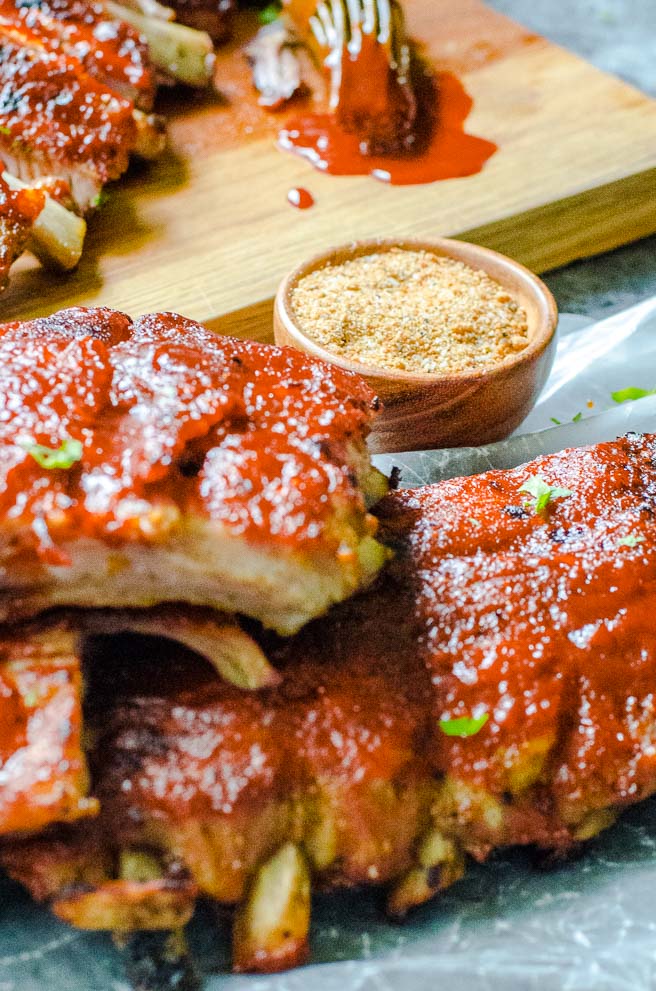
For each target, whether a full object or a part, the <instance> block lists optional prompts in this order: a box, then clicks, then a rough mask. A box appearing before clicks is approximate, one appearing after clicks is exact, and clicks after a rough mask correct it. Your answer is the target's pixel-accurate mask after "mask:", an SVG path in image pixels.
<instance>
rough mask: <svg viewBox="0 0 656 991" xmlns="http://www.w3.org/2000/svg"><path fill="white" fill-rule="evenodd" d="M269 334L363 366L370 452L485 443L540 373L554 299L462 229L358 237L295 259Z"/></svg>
mask: <svg viewBox="0 0 656 991" xmlns="http://www.w3.org/2000/svg"><path fill="white" fill-rule="evenodd" d="M274 321H275V323H274V325H275V334H276V341H277V343H278V344H290V345H292V346H294V347H296V348H299V349H301V350H302V351H305V352H307V353H308V354H311V355H313V356H315V357H319V358H322V359H324V360H325V361H329V362H332V363H333V364H336V365H339V366H341V367H342V368H347V369H350V370H352V371H356V372H358V373H359V374H360V375H362V376H363V377H364V378H365V379H366V380H367V381H368V382H369V384H370V386H372V387H373V389H374V390H375V391H376V394H377V396H378V397H379V399H380V401H381V403H382V404H383V412H382V415H381V416H380V417H379V418H378V420H377V423H376V426H375V427H374V432H373V435H372V437H371V439H370V444H371V447H372V449H373V450H374V451H376V452H383V451H399V450H413V449H414V450H417V449H424V448H435V447H454V446H460V445H479V444H488V443H491V442H492V441H495V440H501V439H502V438H503V437H506V436H508V434H510V433H512V431H513V430H514V429H515V428H516V427H517V426H519V424H520V423H521V422H522V420H523V419H524V418H525V417H526V415H527V414H528V413H529V412H530V410H531V408H532V406H533V404H534V403H535V400H536V399H537V397H538V395H539V392H540V390H541V388H542V386H543V385H544V382H545V381H546V378H547V375H548V374H549V371H550V368H551V364H552V362H553V356H554V351H555V334H556V327H557V323H558V314H557V310H556V304H555V302H554V299H553V297H552V295H551V293H550V292H549V290H548V289H547V287H546V286H545V285H544V283H543V282H542V281H541V280H540V279H538V278H537V277H536V276H535V275H533V274H532V273H531V272H529V271H528V269H526V268H524V266H523V265H520V264H519V263H518V262H515V261H513V260H512V259H510V258H507V257H506V256H504V255H501V254H498V253H497V252H495V251H490V250H488V249H487V248H482V247H480V246H478V245H474V244H469V243H467V242H464V241H454V240H449V239H447V238H434V239H432V240H430V241H424V240H422V241H418V240H405V239H387V240H371V241H359V242H356V243H352V244H349V245H344V246H341V247H338V248H333V249H332V250H330V251H328V252H325V253H323V254H321V255H317V256H315V257H314V258H311V259H310V260H309V261H307V262H305V263H304V264H302V265H300V266H298V267H297V268H296V269H294V271H293V272H291V273H290V274H289V275H288V276H287V278H285V279H284V281H283V282H282V284H281V286H280V288H279V290H278V294H277V297H276V304H275V317H274Z"/></svg>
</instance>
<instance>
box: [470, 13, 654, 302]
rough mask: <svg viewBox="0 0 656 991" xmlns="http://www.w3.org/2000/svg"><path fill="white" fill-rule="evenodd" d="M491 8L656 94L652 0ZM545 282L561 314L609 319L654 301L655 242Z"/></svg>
mask: <svg viewBox="0 0 656 991" xmlns="http://www.w3.org/2000/svg"><path fill="white" fill-rule="evenodd" d="M488 3H489V4H490V6H491V7H494V8H495V9H496V10H498V11H500V12H501V13H504V14H508V15H509V16H510V17H513V18H514V19H515V20H517V21H520V22H521V23H522V24H526V25H527V27H530V28H531V29H533V30H534V31H537V32H539V33H540V34H543V35H545V36H546V37H548V38H551V39H552V40H553V41H556V42H558V43H559V44H561V45H564V46H566V47H567V48H570V49H571V50H572V51H575V52H577V53H578V54H579V55H582V56H584V57H585V58H587V59H588V60H589V61H590V62H593V63H594V64H595V65H598V66H599V67H600V68H601V69H605V70H607V71H609V72H614V73H615V74H616V75H618V76H621V77H622V78H623V79H626V80H627V82H630V83H632V84H633V85H634V86H638V87H639V88H640V89H642V90H644V91H645V92H646V93H650V94H651V95H653V96H656V57H655V55H656V3H655V2H654V0H543V2H541V3H540V2H536V0H488ZM655 195H656V190H655ZM545 281H546V282H547V283H548V285H549V286H550V288H551V290H552V292H553V293H554V295H555V296H556V299H557V301H558V305H559V307H560V309H561V310H562V311H567V312H570V313H585V314H589V315H590V316H593V317H595V318H600V317H604V316H608V315H609V314H610V313H612V312H614V311H616V310H620V309H624V308H625V307H627V306H631V305H633V304H634V303H637V302H639V301H640V300H642V299H645V298H647V297H649V296H656V236H654V237H650V238H646V239H645V240H644V241H640V242H638V243H637V244H632V245H629V246H628V247H625V248H620V249H619V250H617V251H612V252H609V253H608V254H605V255H600V256H599V257H597V258H593V259H589V260H587V261H582V262H576V263H575V264H573V265H568V266H567V267H565V268H562V269H558V270H557V271H554V272H551V273H549V274H548V275H547V276H546V277H545Z"/></svg>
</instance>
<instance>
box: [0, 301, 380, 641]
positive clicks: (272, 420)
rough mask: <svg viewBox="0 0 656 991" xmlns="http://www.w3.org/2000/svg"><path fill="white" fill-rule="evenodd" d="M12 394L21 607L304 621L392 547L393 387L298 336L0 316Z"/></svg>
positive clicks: (167, 319) (290, 626)
mask: <svg viewBox="0 0 656 991" xmlns="http://www.w3.org/2000/svg"><path fill="white" fill-rule="evenodd" d="M17 400H19V401H17ZM0 403H1V405H2V408H3V413H2V420H1V422H0V477H1V478H2V483H3V487H2V490H1V491H0V520H1V522H0V566H1V568H2V572H1V578H0V615H2V617H3V618H4V620H5V621H6V620H7V619H11V618H13V619H15V618H16V617H17V616H21V615H22V616H25V615H32V614H34V613H36V612H39V611H42V610H44V609H48V608H50V607H53V606H71V605H74V606H84V607H130V606H132V607H134V606H137V607H144V606H149V605H154V604H157V603H158V602H166V601H185V602H188V603H191V604H196V605H204V606H209V607H213V608H216V609H221V610H224V611H227V612H231V613H232V612H237V613H242V614H246V615H248V616H252V617H254V618H256V619H258V620H260V621H261V622H263V623H264V624H265V625H267V626H271V627H274V628H275V629H277V630H278V631H280V632H282V633H291V632H293V631H295V630H296V629H298V628H299V627H300V626H301V625H303V623H305V622H306V621H307V620H308V619H310V618H312V617H313V616H316V615H319V614H321V613H322V612H324V611H325V610H326V609H327V608H328V606H329V605H330V604H331V603H332V602H335V601H338V600H340V599H343V598H345V597H346V596H348V595H350V594H351V593H352V592H353V591H355V590H356V589H357V588H358V587H359V586H360V585H362V584H363V583H367V582H368V581H370V580H371V579H372V578H373V576H374V575H375V574H376V572H377V571H378V570H379V568H380V566H381V565H382V563H383V561H384V560H385V557H386V551H385V550H384V549H383V548H382V547H381V545H380V544H379V543H378V542H377V541H376V540H375V538H374V531H375V526H376V524H375V520H374V518H373V517H372V516H369V515H368V514H367V512H366V505H365V502H366V501H369V502H370V503H371V502H374V501H376V499H377V498H378V497H379V496H380V495H382V492H383V491H384V489H385V487H386V486H385V480H384V479H383V477H382V476H381V475H380V474H379V473H378V472H376V471H375V470H374V469H373V468H372V467H371V465H370V461H369V456H368V453H367V450H366V445H365V437H366V434H367V431H368V429H369V423H370V421H371V417H372V415H373V405H374V396H373V394H372V393H371V392H370V390H369V389H368V388H367V387H366V386H365V385H364V383H363V382H362V380H361V379H359V378H358V377H357V376H354V375H350V374H348V373H345V372H342V371H340V370H338V369H335V368H332V367H329V366H326V365H325V364H323V363H322V362H318V361H313V360H310V359H308V358H305V357H304V356H302V355H300V354H299V353H298V352H296V351H294V350H292V349H280V348H274V347H269V346H263V345H258V344H254V343H253V342H245V341H237V340H232V339H230V338H221V337H217V336H216V335H214V334H211V333H210V332H209V331H206V330H205V329H204V328H202V327H201V326H199V325H198V324H194V323H192V322H191V321H189V320H185V319H184V318H182V317H176V316H175V315H172V314H156V315H151V316H147V317H142V318H141V319H139V320H137V321H135V323H134V324H133V323H132V322H131V321H130V320H129V319H128V318H127V317H125V316H123V315H122V314H119V313H114V312H112V311H110V310H82V309H74V310H68V311H62V312H61V313H59V314H56V315H55V316H54V317H50V318H46V319H41V320H34V321H31V322H27V323H22V324H20V323H16V324H6V325H4V326H0ZM381 482H382V486H381Z"/></svg>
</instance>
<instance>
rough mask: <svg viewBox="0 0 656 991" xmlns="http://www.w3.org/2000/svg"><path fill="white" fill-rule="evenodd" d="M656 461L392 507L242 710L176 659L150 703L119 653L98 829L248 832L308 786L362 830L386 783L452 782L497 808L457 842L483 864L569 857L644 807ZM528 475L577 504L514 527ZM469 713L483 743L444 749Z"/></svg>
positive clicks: (605, 461)
mask: <svg viewBox="0 0 656 991" xmlns="http://www.w3.org/2000/svg"><path fill="white" fill-rule="evenodd" d="M655 456H656V442H655V441H654V439H653V438H640V437H629V438H626V439H622V440H620V441H617V442H615V443H612V444H605V445H600V446H599V447H597V448H592V449H581V450H578V451H570V452H565V453H564V454H562V455H556V456H553V457H549V458H543V459H540V460H539V461H538V462H535V463H533V464H531V465H529V466H527V467H526V468H522V469H517V470H515V471H511V472H491V473H488V474H486V475H481V476H477V477H474V478H470V479H456V480H454V481H452V482H445V483H442V484H440V485H436V486H430V487H426V488H424V489H418V490H416V491H406V492H401V493H398V494H392V495H390V496H388V497H387V498H386V499H385V500H384V501H383V503H381V505H380V518H381V522H382V536H383V538H384V539H386V540H387V541H388V543H390V544H391V545H392V546H393V547H394V548H395V550H396V558H395V560H394V562H393V564H392V566H391V568H390V570H389V571H388V573H387V575H386V576H384V577H383V578H382V579H381V580H380V581H379V583H378V585H377V587H375V588H374V589H373V590H372V591H371V592H370V593H366V594H364V595H361V596H359V597H358V598H356V599H354V600H351V601H350V602H348V603H344V604H343V605H341V606H340V607H338V608H336V609H335V610H333V612H332V614H331V616H329V617H328V618H327V619H325V620H319V621H315V622H314V623H312V624H310V626H308V627H306V629H305V630H304V631H303V632H302V633H301V634H300V635H298V636H297V637H295V638H294V639H293V640H291V641H289V642H287V643H286V644H284V645H281V646H275V645H271V646H270V647H269V648H268V651H269V656H270V658H271V659H272V660H273V662H274V663H275V664H276V666H277V667H278V668H279V669H280V670H281V671H282V672H283V675H284V680H283V684H282V685H281V687H280V688H278V689H276V690H273V691H264V692H261V693H258V694H257V695H244V694H243V693H239V692H237V691H235V690H232V689H230V688H228V687H226V686H225V685H221V684H219V683H218V682H217V681H216V680H215V679H214V678H213V677H212V676H211V675H210V673H209V671H208V669H207V668H205V667H204V666H202V665H198V664H197V663H195V662H194V661H193V659H192V658H191V657H190V656H189V655H185V656H183V657H181V656H180V655H178V658H177V659H175V658H171V656H170V654H169V655H166V656H167V660H166V662H165V663H166V665H167V667H166V670H167V677H166V679H163V680H162V682H161V683H160V684H158V685H155V678H154V677H153V673H152V671H150V667H149V665H152V663H153V661H152V660H150V661H149V660H147V659H146V660H145V665H146V666H145V667H144V666H141V665H139V664H135V663H134V661H130V660H129V658H130V656H131V655H130V650H135V648H134V647H132V648H130V647H128V646H126V645H124V646H123V647H122V648H121V649H119V650H117V651H115V653H114V657H115V658H116V661H117V664H116V665H115V666H114V667H108V666H107V665H104V666H102V667H101V666H99V667H98V669H97V670H98V674H97V676H96V677H97V678H98V679H99V680H98V682H97V683H96V685H95V687H94V688H93V689H92V694H93V695H94V696H95V697H96V699H97V700H99V701H98V703H97V704H98V714H99V715H98V718H99V719H100V722H101V724H102V725H103V726H104V730H105V732H106V733H107V736H106V737H105V738H104V740H103V744H102V747H100V748H99V751H98V756H97V758H96V760H97V762H99V763H98V768H99V770H98V771H97V773H98V774H99V780H100V781H101V782H102V784H101V786H100V787H101V790H102V792H103V798H104V800H105V802H106V803H108V808H111V809H112V810H115V809H116V808H119V809H122V814H121V815H120V816H119V818H121V820H122V821H123V822H125V823H128V822H141V821H142V817H143V816H144V815H146V816H147V817H150V816H154V817H155V819H158V820H162V819H163V820H166V821H169V822H171V823H173V822H177V821H182V820H184V819H185V818H186V819H189V818H190V817H191V818H201V819H202V820H204V821H214V820H221V821H225V823H226V824H227V826H228V828H232V829H234V830H241V829H243V828H244V821H247V820H248V818H249V817H250V816H255V815H257V814H259V811H261V810H262V809H265V808H266V807H267V803H270V802H273V801H274V800H276V801H277V800H278V798H279V797H280V795H281V794H284V795H288V794H290V793H299V794H300V793H303V792H304V790H305V789H307V788H308V787H310V786H311V784H312V782H322V783H323V786H325V785H326V784H327V782H329V781H330V782H333V783H334V786H335V795H339V796H341V797H340V798H339V799H338V802H339V804H340V807H343V808H344V809H346V810H348V809H351V808H352V809H353V816H354V817H356V809H357V805H358V801H360V800H362V801H365V798H364V796H366V795H367V794H368V790H369V789H370V788H373V789H374V790H375V789H376V787H378V785H377V782H382V781H392V780H394V781H397V782H398V783H399V785H400V783H401V782H403V781H405V782H406V783H408V782H412V781H414V782H415V786H414V787H415V788H417V793H418V794H419V793H420V792H421V788H420V786H419V785H418V784H417V782H421V781H422V780H424V781H426V782H428V781H430V780H431V779H433V780H436V781H439V780H441V779H442V778H443V777H444V776H448V777H449V778H450V779H453V780H457V781H461V782H465V783H466V784H467V785H468V786H470V787H471V788H474V789H482V790H483V793H484V794H486V795H489V796H490V797H491V798H493V799H494V800H495V801H497V802H500V803H501V806H502V807H503V808H504V809H505V811H504V814H503V819H502V825H501V826H489V825H486V823H485V822H484V821H483V822H478V821H475V820H474V821H473V822H469V823H467V826H466V831H465V834H464V836H463V841H464V842H466V843H467V844H468V845H469V847H470V850H471V851H472V852H474V853H476V854H477V855H482V854H484V853H485V852H486V850H488V849H489V846H490V845H491V844H492V843H494V844H496V845H498V844H500V843H513V842H521V843H526V842H537V843H540V844H542V845H545V846H556V847H558V846H567V845H570V844H571V843H572V842H573V834H572V830H574V828H575V826H576V825H578V824H579V823H580V822H581V821H582V820H583V819H584V817H585V815H586V814H587V813H589V812H590V811H594V810H595V809H604V808H607V807H612V806H615V805H619V806H621V805H624V804H630V803H632V802H635V801H637V800H639V799H640V798H643V797H644V796H645V795H647V794H649V793H650V792H652V791H654V790H655V789H656V747H655V746H654V744H653V742H652V741H653V739H654V732H655V730H654V727H655V726H656V703H655V701H654V691H653V686H654V683H655V680H656V634H655V629H654V620H653V617H654V615H655V612H654V610H655V609H656V591H655V587H654V575H655V573H656V556H655V555H656V522H655V517H654V512H655V511H656V502H655V501H654V493H655V492H656V468H655V467H654V458H655ZM538 473H540V474H541V475H542V476H543V477H544V478H545V480H547V481H548V482H549V483H550V484H553V485H561V486H564V487H568V488H570V489H571V491H572V492H573V495H572V496H571V497H569V498H567V499H561V500H557V501H554V503H553V504H552V505H551V506H550V507H549V508H548V510H547V511H546V512H545V513H543V514H536V513H535V512H534V511H533V510H530V509H528V508H526V509H525V508H524V507H523V503H524V500H525V495H523V494H521V493H519V489H520V487H521V485H522V484H523V482H524V481H525V480H526V479H527V478H528V477H530V476H531V475H535V474H538ZM474 520H476V522H474ZM627 536H633V537H634V538H635V540H636V543H635V545H634V546H628V545H627V544H626V543H623V542H622V541H625V539H626V537H627ZM632 543H633V541H629V544H632ZM123 655H125V656H126V657H127V658H128V663H127V664H125V665H124V664H123V663H122V662H121V661H120V658H121V656H123ZM146 655H147V652H145V651H144V650H143V648H136V650H135V656H138V657H140V658H141V659H144V658H146ZM150 657H151V658H152V657H153V655H152V652H151V653H150ZM159 658H160V659H161V658H162V655H161V654H160V655H159ZM149 671H150V673H149ZM110 672H111V673H110ZM120 672H122V673H120ZM110 678H111V679H112V680H111V684H110V682H109V680H108V679H110ZM112 696H113V697H114V700H115V701H114V702H113V703H111V701H110V702H109V703H108V699H110V700H111V698H112ZM112 705H113V706H114V708H113V710H112ZM482 713H485V714H487V716H488V721H487V723H486V724H485V725H484V726H483V727H482V728H481V729H480V730H479V731H478V732H477V733H476V734H475V735H472V736H468V737H465V738H461V737H452V736H447V735H446V734H445V733H444V732H443V731H442V730H441V728H440V721H442V720H445V721H449V720H453V719H456V718H463V717H464V718H468V717H475V716H480V715H481V714H482ZM137 727H139V731H138V732H139V738H138V745H137V746H136V750H137V751H138V752H139V753H140V754H141V757H140V763H139V767H138V769H137V770H135V771H134V772H133V771H132V770H131V768H130V761H131V760H132V757H131V756H130V754H131V753H133V752H134V749H135V744H134V740H135V737H134V733H135V732H137ZM130 741H133V742H130ZM125 779H128V780H129V781H130V782H131V784H130V786H129V788H127V787H125V786H123V785H122V782H123V781H124V780H125ZM358 796H359V798H358ZM342 799H343V802H342ZM131 808H133V809H134V811H132V812H131V811H130V809H131ZM411 808H412V806H410V805H409V806H408V815H410V809H411ZM139 809H140V810H141V811H140V812H137V811H136V810H139ZM394 814H396V813H395V812H394ZM112 815H114V816H115V817H116V813H115V811H112ZM344 815H345V817H346V819H347V820H348V819H349V812H348V811H345V812H344ZM417 815H419V812H417ZM383 818H385V817H383ZM231 823H232V826H231V825H230V824H231ZM126 828H129V827H126ZM345 828H346V830H347V832H348V831H349V827H345ZM381 828H383V827H382V825H381ZM409 828H410V829H412V828H418V826H417V823H414V824H411V825H410V826H409ZM456 828H459V827H457V826H456ZM358 829H362V830H365V826H364V824H360V825H357V821H356V824H355V826H353V830H355V832H356V834H357V830H358ZM384 829H385V830H391V831H392V833H394V829H395V826H394V824H393V823H390V822H389V821H387V820H386V825H385V827H384Z"/></svg>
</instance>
